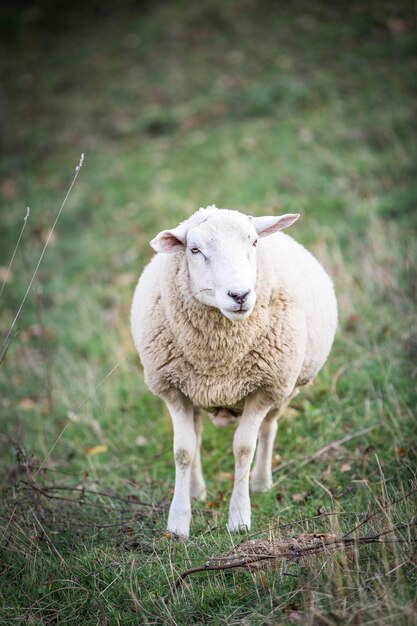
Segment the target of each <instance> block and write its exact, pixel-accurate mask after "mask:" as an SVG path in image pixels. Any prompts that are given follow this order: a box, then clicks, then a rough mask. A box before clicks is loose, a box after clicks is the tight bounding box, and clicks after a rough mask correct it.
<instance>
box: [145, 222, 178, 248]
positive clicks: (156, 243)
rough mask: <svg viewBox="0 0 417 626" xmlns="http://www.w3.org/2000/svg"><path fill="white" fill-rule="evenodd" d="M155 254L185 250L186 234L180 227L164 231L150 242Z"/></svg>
mask: <svg viewBox="0 0 417 626" xmlns="http://www.w3.org/2000/svg"><path fill="white" fill-rule="evenodd" d="M150 245H151V247H152V248H153V249H154V250H155V252H179V251H180V250H184V249H185V233H184V232H183V229H182V228H181V227H180V226H177V228H174V229H173V230H163V231H162V232H160V233H159V235H157V236H156V237H155V238H154V239H152V241H151V242H150Z"/></svg>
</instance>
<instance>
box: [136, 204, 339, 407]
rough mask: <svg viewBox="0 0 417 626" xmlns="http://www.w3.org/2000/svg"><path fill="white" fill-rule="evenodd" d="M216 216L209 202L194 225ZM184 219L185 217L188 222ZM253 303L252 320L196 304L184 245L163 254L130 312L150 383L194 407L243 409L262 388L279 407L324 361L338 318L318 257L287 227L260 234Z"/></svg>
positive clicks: (227, 214) (229, 214)
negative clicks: (284, 230)
mask: <svg viewBox="0 0 417 626" xmlns="http://www.w3.org/2000/svg"><path fill="white" fill-rule="evenodd" d="M214 212H215V213H216V217H217V216H218V214H219V213H221V214H222V217H223V219H224V220H226V221H230V220H232V221H233V220H235V221H236V222H237V223H238V222H239V220H241V219H242V214H240V213H238V212H235V211H229V210H223V209H214V208H211V207H210V209H206V210H203V211H201V210H200V211H198V212H197V213H195V214H194V215H193V216H191V218H190V220H189V221H190V223H191V224H192V225H195V223H196V222H200V221H203V220H207V219H210V215H211V214H213V213H214ZM185 224H186V223H185ZM256 293H257V301H256V304H255V307H254V310H253V312H252V314H251V315H250V317H249V318H248V319H246V320H243V321H237V322H232V321H230V320H228V319H227V318H226V317H224V316H223V315H222V313H221V312H220V311H219V310H218V309H216V308H214V307H209V306H205V305H203V304H200V303H199V302H198V301H197V300H196V299H195V298H194V297H193V294H192V292H191V288H190V281H189V275H188V268H187V259H186V255H185V254H184V252H176V253H173V254H161V253H158V254H156V255H155V256H154V258H153V259H152V260H151V262H150V263H149V264H148V266H147V267H146V268H145V270H144V271H143V273H142V276H141V277H140V279H139V282H138V285H137V287H136V291H135V295H134V299H133V304H132V313H131V325H132V335H133V338H134V341H135V345H136V348H137V350H138V352H139V356H140V359H141V362H142V365H143V367H144V373H145V382H146V384H147V385H148V387H149V388H150V390H151V391H152V392H153V393H155V394H156V395H159V396H161V397H164V396H165V397H166V395H167V393H168V392H169V390H170V389H172V388H175V389H179V390H180V391H181V392H182V393H183V394H184V395H185V396H187V397H188V398H189V399H190V400H191V402H192V403H193V405H194V406H195V407H202V408H209V409H210V408H217V407H229V408H235V409H237V410H241V408H242V405H243V401H244V399H245V398H246V396H247V395H248V394H250V393H251V392H254V391H257V390H263V391H264V392H265V393H266V394H267V395H268V396H269V397H270V399H271V400H272V402H273V404H274V405H275V406H277V407H279V406H281V405H282V403H283V401H284V400H285V399H286V398H288V397H289V396H290V395H291V393H292V392H293V391H294V388H295V387H297V386H300V385H304V384H307V383H308V382H310V381H311V380H312V379H313V378H314V377H315V375H316V374H317V372H318V371H319V370H320V368H321V367H322V365H323V364H324V362H325V360H326V358H327V356H328V353H329V351H330V348H331V345H332V343H333V338H334V334H335V330H336V325H337V304H336V298H335V295H334V290H333V285H332V282H331V280H330V278H329V277H328V275H327V274H326V272H325V271H324V269H323V268H322V266H321V265H320V264H319V263H318V261H317V260H316V259H315V258H314V257H313V256H312V255H311V254H310V253H309V252H308V251H307V250H306V249H305V248H304V247H303V246H301V245H300V244H298V243H297V242H296V241H295V240H294V239H292V238H291V237H289V236H288V235H285V234H283V233H281V232H279V233H276V234H274V235H270V236H269V237H265V238H262V239H260V240H259V243H258V247H257V281H256Z"/></svg>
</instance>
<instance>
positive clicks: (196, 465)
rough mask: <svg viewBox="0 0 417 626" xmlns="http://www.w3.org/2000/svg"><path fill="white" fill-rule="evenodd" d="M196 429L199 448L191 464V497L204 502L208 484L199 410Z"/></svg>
mask: <svg viewBox="0 0 417 626" xmlns="http://www.w3.org/2000/svg"><path fill="white" fill-rule="evenodd" d="M194 429H195V434H196V435H197V446H196V451H195V455H194V459H193V462H192V464H191V483H190V495H191V497H192V498H197V500H201V501H204V500H205V499H206V497H207V492H206V483H205V482H204V477H203V471H202V469H201V454H200V450H201V431H202V424H201V414H200V412H199V411H198V409H195V410H194Z"/></svg>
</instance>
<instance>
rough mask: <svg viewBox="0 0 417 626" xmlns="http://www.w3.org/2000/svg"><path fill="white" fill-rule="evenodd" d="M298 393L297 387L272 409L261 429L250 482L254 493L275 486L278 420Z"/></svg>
mask: <svg viewBox="0 0 417 626" xmlns="http://www.w3.org/2000/svg"><path fill="white" fill-rule="evenodd" d="M298 392H299V389H298V388H297V387H296V388H295V389H294V391H293V392H292V394H291V395H290V397H289V398H287V399H286V400H284V401H283V402H282V404H281V405H280V406H278V407H274V408H273V409H271V410H270V411H269V412H268V414H267V415H266V417H265V419H264V421H263V422H262V424H261V426H260V428H259V434H258V445H257V449H256V457H255V464H254V467H253V471H252V476H251V481H250V486H251V490H252V491H254V492H256V491H268V490H269V489H271V487H272V485H273V480H272V454H273V451H274V441H275V437H276V434H277V430H278V418H279V417H280V415H282V414H283V413H284V411H285V409H286V408H287V407H288V405H289V403H290V402H291V400H292V399H293V398H294V397H295V396H296V395H297V394H298Z"/></svg>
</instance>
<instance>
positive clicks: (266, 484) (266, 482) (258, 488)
mask: <svg viewBox="0 0 417 626" xmlns="http://www.w3.org/2000/svg"><path fill="white" fill-rule="evenodd" d="M272 486H273V482H272V478H270V477H268V478H252V480H251V482H250V489H251V491H252V492H254V493H264V492H265V491H269V490H270V489H272Z"/></svg>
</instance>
